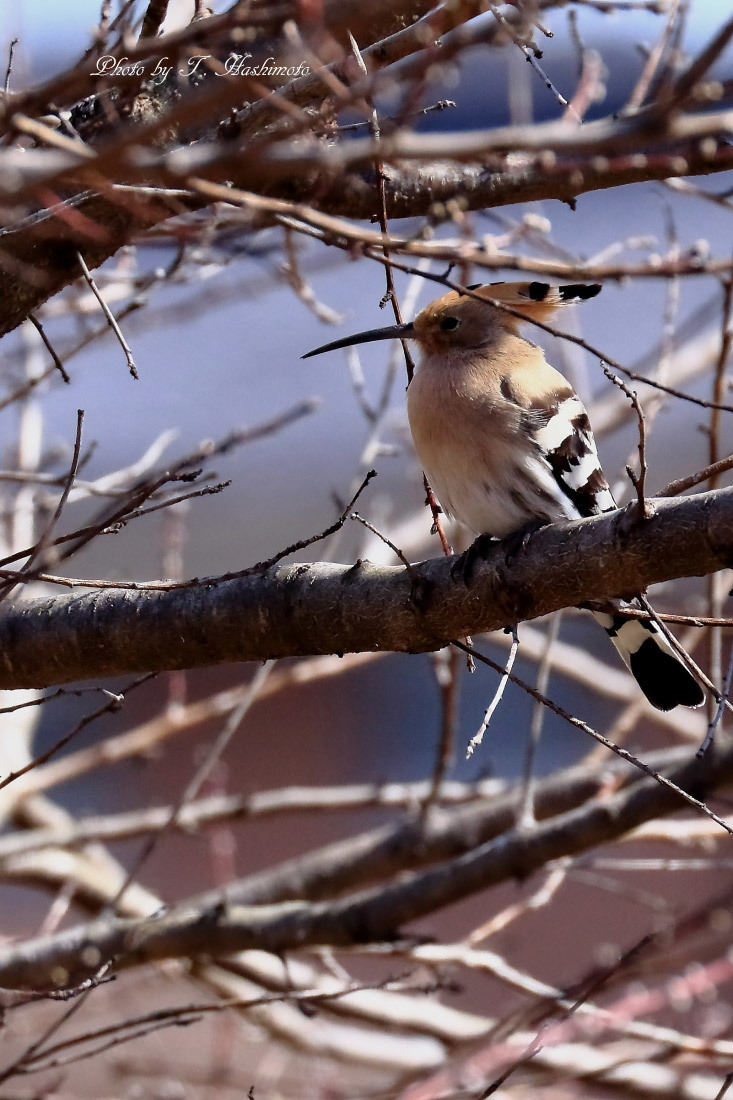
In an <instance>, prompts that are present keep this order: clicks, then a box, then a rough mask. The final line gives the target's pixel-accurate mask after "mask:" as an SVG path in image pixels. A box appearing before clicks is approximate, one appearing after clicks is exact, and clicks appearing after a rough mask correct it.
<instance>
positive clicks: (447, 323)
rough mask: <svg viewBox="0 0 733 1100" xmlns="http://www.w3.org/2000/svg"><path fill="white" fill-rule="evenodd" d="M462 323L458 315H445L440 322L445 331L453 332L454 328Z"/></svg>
mask: <svg viewBox="0 0 733 1100" xmlns="http://www.w3.org/2000/svg"><path fill="white" fill-rule="evenodd" d="M460 323H461V322H460V320H459V319H458V317H444V318H443V320H442V321H441V322H440V327H441V328H442V330H443V332H452V331H453V329H454V328H458V326H459V325H460Z"/></svg>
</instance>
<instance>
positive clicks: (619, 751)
mask: <svg viewBox="0 0 733 1100" xmlns="http://www.w3.org/2000/svg"><path fill="white" fill-rule="evenodd" d="M451 644H452V645H454V646H457V647H458V648H459V649H462V650H463V651H464V652H466V651H467V650H468V649H469V648H472V647H469V646H467V645H465V643H464V642H458V641H454V642H452V643H451ZM473 657H474V660H477V661H480V662H481V664H484V665H488V666H489V668H493V669H494V671H495V672H499V673H503V672H504V669H502V667H501V665H499V664H497V663H496V661H492V660H491V658H490V657H487V656H485V654H483V653H479V651H478V650H477V649H473ZM507 676H508V678H509V679H510V680H511V681H512V683H513V684H516V685H517V687H520V688H522V690H523V691H526V692H527V694H528V695H531V696H532V698H533V699H536V700H537V701H538V702H540V703H542V704H543V705H544V706H546V707H549V709H550V710H551V711H553V712H554V713H555V714H557V715H558V716H559V717H560V718H564V719H565V721H566V722H569V723H570V725H571V726H575V727H576V728H577V729H580V730H582V731H583V733H587V734H588V735H589V736H590V737H592V738H593V740H594V741H597V742H598V743H599V744H600V745H604V746H605V747H606V748H607V749H610V751H611V752H613V753H615V754H616V755H617V756H620V757H621V759H622V760H626V761H628V762H629V763H630V764H633V765H634V767H636V768H638V769H639V770H640V771H643V772H644V773H645V774H646V775H648V776H649V777H650V778H651V779H654V780H655V782H657V783H659V784H660V785H661V786H662V787H668V788H669V789H670V790H673V791H674V792H675V794H677V795H679V796H680V798H682V799H683V800H684V801H685V802H687V803H689V805H690V806H694V807H695V809H697V810H699V811H700V812H701V813H704V814H705V815H706V817H709V818H711V819H712V820H713V821H714V822H715V823H716V824H717V825H719V826H720V827H721V829H724V830H725V832H726V833H728V834H729V835H730V836H733V828H731V826H730V825H728V824H727V823H726V822H725V821H724V820H723V818H722V817H719V816H718V814H716V813H715V812H714V811H713V810H711V809H710V807H709V806H708V805H707V804H706V803H705V802H701V801H700V799H698V798H694V797H693V795H691V794H688V792H687V791H683V790H682V788H681V787H678V786H677V784H676V783H673V782H672V781H671V780H670V779H667V778H666V776H664V775H660V774H659V772H655V771H654V769H653V768H650V767H649V766H648V764H645V763H644V761H643V760H639V758H638V757H636V756H634V755H633V753H630V752H628V751H627V750H626V749H624V748H622V747H621V746H620V745H615V744H614V743H613V742H612V741H609V740H608V738H607V737H604V736H603V734H602V733H598V731H597V730H594V729H593V727H592V726H589V725H588V724H587V722H583V721H582V719H580V718H576V717H575V716H574V715H572V714H570V713H569V712H568V711H566V710H564V709H563V708H562V707H561V706H558V704H557V703H554V702H553V701H552V699H549V698H548V697H547V696H546V695H542V693H541V692H539V691H537V689H536V688H533V687H532V686H531V684H528V683H526V681H525V680H522V679H520V677H519V676H515V675H514V673H513V672H509V673H507Z"/></svg>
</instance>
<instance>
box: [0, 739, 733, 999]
mask: <svg viewBox="0 0 733 1100" xmlns="http://www.w3.org/2000/svg"><path fill="white" fill-rule="evenodd" d="M668 776H669V778H670V779H672V780H673V781H674V782H675V783H676V784H678V785H679V786H681V787H682V788H683V789H685V790H694V791H695V792H696V794H704V793H706V792H708V791H710V790H712V789H714V788H715V787H717V786H719V785H720V784H722V783H724V782H727V781H729V780H730V778H731V776H733V747H731V745H730V743H727V744H726V745H718V746H716V747H715V749H714V750H713V751H712V752H711V753H710V754H709V755H708V756H706V757H705V758H704V759H703V760H702V761H697V760H693V761H692V762H691V763H688V764H684V765H678V766H677V767H675V768H672V769H671V770H670V771H669V773H668ZM679 805H680V802H679V799H678V796H677V795H675V793H674V792H673V791H671V790H670V789H668V788H665V787H661V786H660V785H659V784H658V783H657V782H655V780H653V779H648V778H645V779H641V780H639V781H638V782H637V783H634V784H632V785H631V786H629V787H627V788H625V789H624V790H622V791H620V792H618V793H617V794H615V795H613V796H611V797H609V796H608V795H606V794H602V795H601V796H599V797H597V798H593V799H591V800H590V801H589V802H588V803H587V804H585V805H583V806H581V807H579V808H577V809H575V810H570V811H568V812H567V813H563V814H559V815H558V816H556V817H553V818H551V819H550V820H548V821H546V822H543V823H541V824H539V825H537V826H535V827H534V828H533V829H532V830H531V831H529V832H523V831H515V832H513V833H511V834H508V835H503V836H500V837H499V838H497V839H496V840H492V841H489V842H487V843H485V844H482V845H480V846H479V847H478V848H475V849H473V850H471V851H468V852H466V853H464V854H463V855H460V856H458V857H456V858H454V859H449V860H446V861H445V862H443V863H440V864H437V865H436V866H434V867H431V868H429V869H427V870H424V871H419V872H416V873H412V874H410V875H406V876H403V877H402V878H401V879H400V880H398V881H397V882H395V883H391V884H389V885H386V886H378V887H375V888H372V889H368V890H363V891H361V892H359V893H357V894H352V895H349V896H347V897H345V898H342V899H339V900H336V901H326V902H306V901H290V902H285V903H283V904H280V905H259V906H245V905H227V904H226V902H224V901H222V900H221V899H219V900H217V901H216V902H215V903H214V904H213V905H210V906H201V905H200V904H197V903H196V902H193V903H190V902H189V903H187V904H182V905H180V906H177V907H176V908H175V909H173V910H172V911H171V912H168V913H164V914H163V915H162V916H160V917H153V918H144V919H141V920H121V919H115V918H108V919H105V918H101V919H99V920H96V921H92V922H91V923H89V924H85V925H80V926H77V927H75V928H71V929H69V930H67V931H64V932H61V933H59V934H57V935H54V936H46V937H42V938H39V939H36V940H29V941H27V942H25V943H23V944H20V945H17V946H10V947H5V948H3V949H1V950H0V985H2V986H4V987H6V988H8V987H9V988H44V987H55V986H64V985H68V984H72V983H75V982H78V981H80V980H82V979H83V978H84V977H85V976H89V975H90V974H94V973H96V972H97V971H98V970H99V968H100V966H103V965H104V964H105V963H106V962H108V961H109V960H112V959H114V960H115V966H117V967H129V966H139V965H142V964H144V963H146V962H151V961H154V960H157V959H164V958H186V959H190V958H193V957H196V956H198V955H201V954H203V955H205V956H207V957H214V956H217V955H222V954H224V955H226V954H232V953H233V952H236V951H243V950H249V949H255V950H262V951H270V952H272V953H274V954H282V953H283V952H286V951H290V950H294V949H298V948H302V947H305V946H308V945H315V944H332V945H335V946H345V945H350V944H358V943H368V942H374V941H377V942H378V941H383V940H387V939H392V938H393V937H395V936H396V935H398V934H399V933H400V930H401V928H402V926H403V925H405V924H406V923H408V922H410V921H413V920H416V919H418V918H420V917H424V916H426V915H428V914H429V913H433V912H435V911H436V910H438V909H440V908H442V907H443V906H446V905H449V904H451V903H453V902H455V901H458V900H460V899H462V898H465V897H467V896H468V895H470V894H472V893H475V892H476V891H479V890H485V889H486V888H487V887H489V886H494V885H496V884H498V883H500V882H505V881H511V880H513V879H516V878H525V877H526V876H527V875H530V874H531V873H532V872H533V871H535V870H537V869H539V868H540V867H544V866H546V865H547V863H549V862H550V861H552V860H556V859H561V858H564V857H567V856H570V855H577V854H578V853H580V852H583V851H585V850H587V849H588V848H590V847H593V846H595V845H597V844H599V843H602V842H604V841H606V842H607V841H609V840H612V839H614V838H616V837H619V836H622V835H623V834H624V833H625V832H628V831H629V830H630V829H632V828H635V827H636V826H637V825H640V824H642V823H643V822H644V821H648V820H649V819H650V818H652V817H657V816H660V815H663V814H667V813H671V812H673V811H674V810H675V809H677V808H678V807H679Z"/></svg>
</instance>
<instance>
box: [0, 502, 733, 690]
mask: <svg viewBox="0 0 733 1100" xmlns="http://www.w3.org/2000/svg"><path fill="white" fill-rule="evenodd" d="M620 516H621V513H618V512H616V513H611V514H610V515H603V516H597V517H593V518H592V519H588V520H580V521H576V522H573V523H569V524H555V525H552V526H550V527H547V528H545V529H544V530H542V531H539V532H537V534H535V535H534V536H532V538H531V539H530V541H529V545H528V547H527V549H526V551H525V552H523V553H521V554H520V555H519V556H518V557H515V558H514V559H512V562H511V564H507V563H506V561H505V556H504V547H502V546H501V545H500V544H497V547H496V549H495V550H494V551H493V552H491V553H490V554H489V555H488V556H487V558H486V560H485V561H484V562H482V563H480V564H479V565H478V566H477V568H476V570H475V573H474V577H473V579H472V581H471V584H470V586H469V587H466V586H465V584H464V582H463V581H462V580H461V579H460V578H459V579H456V578H454V577H453V575H452V567H453V565H454V564H455V559H450V558H444V559H438V560H430V561H426V562H422V563H420V564H419V565H416V566H414V567H413V568H412V570H411V571H410V572H409V573H408V570H407V569H405V568H404V567H401V566H400V567H392V568H384V567H377V566H374V565H371V564H370V563H369V562H357V563H356V564H355V565H353V566H346V565H337V564H333V563H327V562H321V563H314V564H299V565H286V566H282V567H278V568H273V569H270V570H268V571H267V572H264V573H262V572H260V573H256V572H252V573H246V574H244V575H239V576H235V577H223V578H211V579H207V580H204V581H198V580H197V581H195V582H186V583H183V584H181V585H178V586H175V585H171V584H160V585H157V586H156V585H151V586H143V585H140V586H131V585H130V584H129V583H128V585H127V587H121V588H120V589H117V588H115V587H107V586H100V587H99V588H95V590H94V591H92V592H85V593H69V594H66V593H65V594H64V595H59V596H52V597H49V598H47V599H42V600H32V601H28V602H26V603H18V604H16V605H15V606H10V605H4V606H3V608H2V610H1V611H0V649H1V650H2V658H1V659H0V688H20V687H47V686H48V685H49V684H54V683H63V682H67V681H70V680H79V679H89V678H94V679H97V678H99V677H101V676H117V675H120V674H123V673H137V672H143V671H151V670H154V671H162V670H169V669H175V668H194V667H201V666H206V665H213V664H219V663H222V662H225V661H262V660H266V659H269V658H273V657H298V656H311V655H315V654H320V653H346V652H361V651H374V650H395V651H402V652H424V651H429V650H434V649H439V648H441V647H442V646H444V645H445V644H446V643H447V642H449V641H450V640H451V639H453V638H458V637H465V636H466V635H473V634H479V633H481V632H483V631H490V630H498V629H500V628H503V627H505V626H507V625H510V624H512V623H517V622H521V621H522V620H524V619H531V618H536V617H537V616H539V615H545V614H548V613H549V612H551V611H556V610H557V609H558V608H561V607H568V606H575V605H577V604H582V603H584V602H587V601H589V600H595V599H602V598H604V597H610V596H619V595H624V594H633V593H636V592H640V591H642V590H643V589H645V588H647V587H648V586H649V585H651V584H655V583H657V582H659V581H667V580H673V579H675V578H677V577H684V576H702V575H705V574H707V573H711V572H714V571H716V570H718V569H721V568H723V567H726V566H729V565H730V564H731V561H732V560H733V488H729V489H721V490H716V491H714V492H710V493H702V494H699V495H697V496H692V497H685V498H681V499H677V500H664V501H661V500H660V501H657V502H656V504H655V515H654V516H652V517H651V518H650V519H647V520H645V521H643V522H642V523H636V524H635V525H633V526H632V527H631V529H630V530H629V531H627V530H626V525H624V524H620V523H619V518H620ZM110 583H112V582H110Z"/></svg>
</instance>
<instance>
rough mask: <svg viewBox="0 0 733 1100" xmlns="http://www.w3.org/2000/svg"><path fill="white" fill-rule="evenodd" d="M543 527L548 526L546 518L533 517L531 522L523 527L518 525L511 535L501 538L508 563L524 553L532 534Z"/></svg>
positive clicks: (505, 559)
mask: <svg viewBox="0 0 733 1100" xmlns="http://www.w3.org/2000/svg"><path fill="white" fill-rule="evenodd" d="M542 527H547V521H546V520H541V519H532V520H530V521H529V523H525V524H524V526H523V527H518V528H517V530H516V531H512V533H511V534H510V535H507V536H506V537H505V538H503V539H502V540H501V544H502V546H503V547H504V548H505V549H504V561H505V563H506V564H507V565H511V564H512V562H513V561H514V559H515V558H517V557H519V555H520V554H522V553H524V551H525V550H526V549H527V545H528V543H529V540H530V539H531V537H532V535H534V534H535V533H536V532H537V531H539V530H540V528H542Z"/></svg>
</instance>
